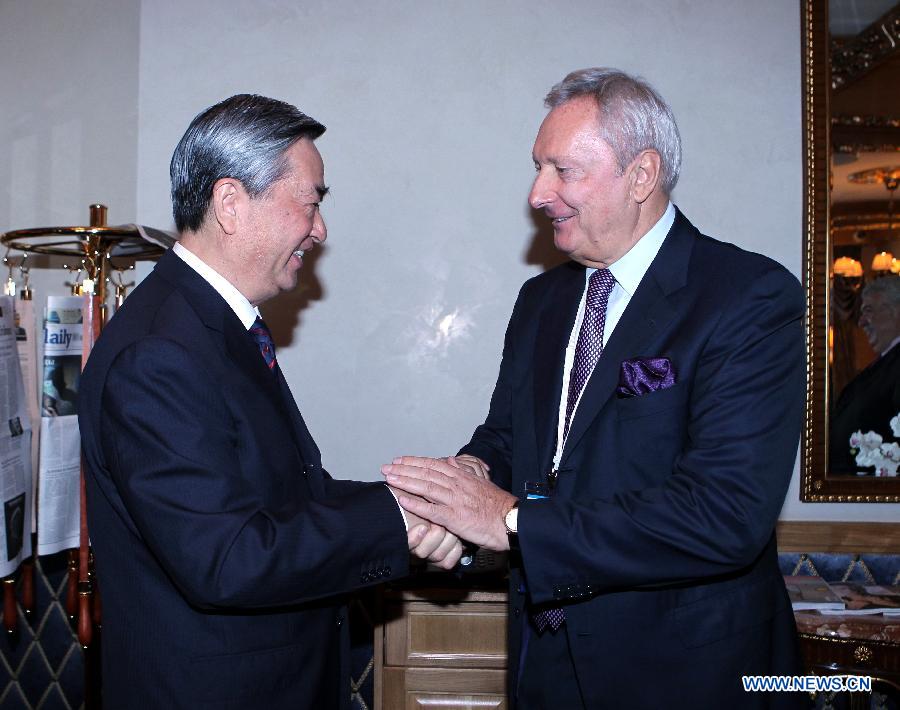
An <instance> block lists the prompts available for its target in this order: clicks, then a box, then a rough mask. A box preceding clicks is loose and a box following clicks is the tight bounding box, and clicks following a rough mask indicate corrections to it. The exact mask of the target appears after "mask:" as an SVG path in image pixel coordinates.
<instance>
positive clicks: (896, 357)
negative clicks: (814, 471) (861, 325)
mask: <svg viewBox="0 0 900 710" xmlns="http://www.w3.org/2000/svg"><path fill="white" fill-rule="evenodd" d="M898 412H900V344H898V345H895V346H894V347H892V348H891V349H890V350H888V352H886V353H885V354H884V355H882V356H880V357H879V358H878V359H877V360H875V362H873V363H872V364H870V365H869V366H868V367H867V368H866V369H865V370H863V371H862V372H860V373H859V374H858V375H857V376H856V377H854V378H853V379H852V380H850V382H849V383H848V384H847V386H846V387H844V390H843V391H842V392H841V395H840V397H838V400H837V404H835V407H834V411H833V413H832V415H831V424H830V429H831V437H830V444H829V460H830V462H831V470H830V473H844V474H850V475H853V474H855V473H856V472H857V471H858V470H864V469H863V468H862V467H861V466H857V465H856V457H855V456H852V455H851V454H850V436H851V435H852V434H853V432H856V431H862V432H863V433H864V434H865V433H867V432H870V431H874V432H876V433H878V434H881V436H882V437H883V438H884V439H885V440H886V441H887V440H890V439H892V438H893V433H892V432H891V419H892V418H893V417H895V416H897V413H898ZM870 470H871V469H870Z"/></svg>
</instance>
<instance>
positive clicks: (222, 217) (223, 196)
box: [210, 178, 250, 234]
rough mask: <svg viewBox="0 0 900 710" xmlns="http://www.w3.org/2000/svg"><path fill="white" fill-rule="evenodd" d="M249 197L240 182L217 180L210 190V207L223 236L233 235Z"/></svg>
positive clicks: (226, 179) (230, 179)
mask: <svg viewBox="0 0 900 710" xmlns="http://www.w3.org/2000/svg"><path fill="white" fill-rule="evenodd" d="M249 201H250V196H249V195H248V194H247V191H246V190H245V189H244V186H243V185H242V184H241V182H240V180H236V179H234V178H219V179H218V180H216V182H215V184H214V185H213V189H212V199H211V200H210V207H211V208H212V212H213V215H214V216H215V218H216V222H218V223H219V227H220V228H221V229H222V231H223V232H225V234H234V233H235V232H236V231H237V228H238V225H239V224H240V222H241V218H242V217H243V214H242V212H243V211H244V210H245V209H246V206H247V203H248V202H249Z"/></svg>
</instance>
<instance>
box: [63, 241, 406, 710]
mask: <svg viewBox="0 0 900 710" xmlns="http://www.w3.org/2000/svg"><path fill="white" fill-rule="evenodd" d="M79 410H80V411H79V424H80V427H81V436H82V445H83V450H84V457H85V462H86V465H87V476H86V480H87V496H88V516H89V524H90V532H91V541H92V544H93V548H94V551H95V555H96V564H97V572H98V576H99V582H100V589H101V593H102V597H103V640H102V649H103V700H104V707H106V708H110V709H118V708H129V709H132V708H205V707H209V708H267V709H269V710H273V709H278V708H285V709H287V708H291V710H297V709H298V708H317V709H318V708H341V707H348V706H349V693H350V689H349V667H348V659H347V656H346V652H347V646H348V637H347V635H346V624H345V623H344V620H345V618H346V617H345V607H344V605H343V603H342V600H341V598H340V597H339V596H337V595H340V594H342V593H345V592H348V591H350V590H353V589H356V588H358V587H362V586H365V585H369V584H374V583H376V582H380V581H383V580H385V579H391V578H395V577H398V576H401V575H403V574H405V573H406V571H407V566H408V551H407V545H406V534H405V531H404V526H403V521H402V518H401V515H400V512H399V509H398V507H397V504H396V502H395V501H394V499H393V497H392V495H391V493H390V491H388V490H387V488H386V487H385V486H384V485H383V484H381V483H372V484H363V483H355V482H349V481H337V480H332V479H331V478H330V477H329V476H328V474H327V473H326V472H325V471H324V470H323V469H322V465H321V458H320V455H319V450H318V449H317V447H316V445H315V443H314V441H313V439H312V437H311V436H310V433H309V431H308V430H307V428H306V425H305V424H304V422H303V419H302V417H301V416H300V412H299V411H298V409H297V406H296V404H295V403H294V399H293V397H292V396H291V393H290V391H289V390H288V386H287V384H286V382H285V380H284V377H283V376H282V374H281V371H280V370H279V369H276V370H275V372H274V374H273V372H271V371H270V370H269V369H268V368H267V367H266V365H265V363H264V361H263V359H262V357H261V356H260V354H259V350H258V349H257V346H256V344H255V343H254V341H253V339H252V338H251V336H250V335H249V334H248V333H247V331H246V330H245V329H244V327H243V325H242V324H241V322H240V320H239V319H238V318H237V316H236V315H235V314H234V312H233V311H232V310H231V308H230V307H229V306H228V305H227V303H226V302H225V301H224V300H223V299H222V298H221V296H219V294H218V293H216V291H215V290H214V289H213V288H212V287H211V286H210V285H209V284H208V283H207V282H206V281H204V280H203V279H202V278H201V277H200V276H199V275H198V274H197V273H196V272H195V271H193V270H192V269H191V268H190V267H188V266H187V265H186V264H185V263H184V262H183V261H182V260H181V259H180V258H179V257H178V256H177V255H176V254H173V253H171V252H169V253H167V254H165V255H164V256H163V257H162V259H161V260H160V261H159V263H158V265H157V266H156V268H155V270H154V271H153V273H152V274H151V275H150V276H148V277H147V279H145V280H144V282H143V283H141V284H140V285H139V286H138V287H137V288H136V289H135V290H134V292H133V293H132V294H131V296H129V298H128V300H127V301H126V302H125V304H124V305H123V306H122V308H121V309H120V310H119V311H118V312H117V313H116V315H115V316H114V317H113V318H112V319H111V321H110V323H109V324H108V325H107V327H106V328H105V329H104V330H103V333H102V335H101V337H100V339H99V340H98V342H97V344H96V346H95V348H94V350H93V352H92V354H91V357H90V360H89V362H88V364H87V367H86V369H85V371H84V374H83V377H82V379H81V392H80V398H79Z"/></svg>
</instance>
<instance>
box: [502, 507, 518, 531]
mask: <svg viewBox="0 0 900 710" xmlns="http://www.w3.org/2000/svg"><path fill="white" fill-rule="evenodd" d="M518 512H519V509H518V507H517V506H513V508H512V510H510V511H509V512H508V513H507V514H506V517H505V518H504V519H503V522H504V524H505V525H506V532H507V533H508V534H510V535H515V534H517V532H518V530H517V527H518V522H519V515H518Z"/></svg>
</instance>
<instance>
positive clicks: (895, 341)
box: [881, 335, 900, 357]
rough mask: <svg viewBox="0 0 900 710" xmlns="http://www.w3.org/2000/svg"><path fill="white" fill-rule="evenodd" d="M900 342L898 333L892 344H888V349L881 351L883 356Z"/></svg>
mask: <svg viewBox="0 0 900 710" xmlns="http://www.w3.org/2000/svg"><path fill="white" fill-rule="evenodd" d="M898 343H900V335H898V336H897V337H896V338H894V339H893V340H892V341H891V344H890V345H888V346H887V350H885V351H884V352H883V353H881V357H884V356H885V355H887V354H888V353H889V352H890V351H891V350H893V349H894V348H896V347H897V344H898Z"/></svg>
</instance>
